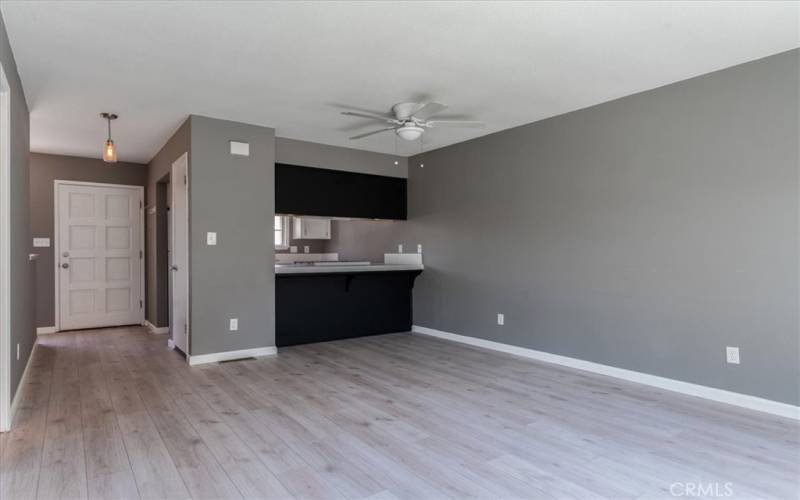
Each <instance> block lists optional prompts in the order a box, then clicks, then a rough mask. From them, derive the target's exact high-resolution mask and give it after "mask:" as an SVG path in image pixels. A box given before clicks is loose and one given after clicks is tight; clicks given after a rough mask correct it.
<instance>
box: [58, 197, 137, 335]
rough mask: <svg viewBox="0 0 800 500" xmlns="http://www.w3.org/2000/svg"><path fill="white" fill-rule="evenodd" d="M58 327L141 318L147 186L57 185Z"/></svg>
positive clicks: (121, 322)
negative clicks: (144, 193)
mask: <svg viewBox="0 0 800 500" xmlns="http://www.w3.org/2000/svg"><path fill="white" fill-rule="evenodd" d="M57 197H58V214H57V217H58V220H57V239H58V252H59V254H58V255H56V266H57V269H56V272H57V273H58V277H59V286H58V299H57V300H58V306H59V307H58V311H59V328H60V329H61V330H71V329H77V328H98V327H104V326H118V325H131V324H141V323H142V321H143V319H144V312H143V309H142V307H143V304H142V282H141V281H142V274H141V271H142V265H143V259H142V257H143V254H142V241H141V229H142V227H141V224H142V221H141V202H142V190H141V189H140V188H137V187H118V186H105V185H79V184H69V183H63V184H58V185H57Z"/></svg>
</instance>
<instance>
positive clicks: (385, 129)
mask: <svg viewBox="0 0 800 500" xmlns="http://www.w3.org/2000/svg"><path fill="white" fill-rule="evenodd" d="M387 130H394V127H386V128H382V129H379V130H373V131H372V132H367V133H366V134H359V135H354V136H353V137H351V138H350V139H362V138H364V137H369V136H371V135H375V134H380V133H381V132H386V131H387Z"/></svg>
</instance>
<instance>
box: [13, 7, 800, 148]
mask: <svg viewBox="0 0 800 500" xmlns="http://www.w3.org/2000/svg"><path fill="white" fill-rule="evenodd" d="M1 9H2V14H3V16H4V18H5V21H6V23H7V30H8V33H9V38H10V42H11V46H12V47H11V48H12V49H13V52H14V55H15V57H16V62H17V66H18V69H19V73H20V76H21V78H22V83H23V85H24V88H25V91H26V98H27V101H28V106H29V108H30V111H31V116H30V119H31V137H30V139H31V149H32V150H33V151H36V152H46V153H58V154H67V155H75V156H86V157H93V158H98V157H100V155H101V148H100V146H101V145H102V143H103V141H104V140H105V137H106V123H105V121H103V120H101V119H100V118H99V113H100V112H102V111H109V112H114V113H117V114H118V115H119V116H120V118H119V119H118V120H116V122H115V123H114V130H113V131H114V140H115V141H116V143H117V144H118V147H119V160H120V161H134V162H147V161H149V160H150V159H151V158H152V156H153V155H154V154H155V153H156V152H157V150H158V149H159V148H160V146H161V145H162V144H163V143H164V141H165V140H166V139H167V137H168V136H169V135H170V134H171V133H172V132H173V131H174V130H175V129H176V128H177V127H178V125H179V124H180V123H181V122H182V121H183V120H184V119H185V118H186V117H187V116H188V115H189V114H199V115H206V116H212V117H215V118H222V119H229V120H235V121H241V122H246V123H252V124H259V125H264V126H270V127H274V128H276V131H277V135H278V136H280V137H288V138H293V139H301V140H308V141H315V142H320V143H324V144H331V145H337V146H346V147H352V148H357V149H364V150H369V151H377V152H384V153H393V154H401V155H406V156H407V155H412V154H416V153H418V152H420V150H421V149H424V150H430V149H435V148H438V147H442V146H445V145H448V144H452V143H456V142H460V141H464V140H467V139H471V138H474V137H477V136H481V135H486V134H489V133H492V132H496V131H499V130H503V129H506V128H510V127H514V126H517V125H522V124H525V123H529V122H533V121H536V120H540V119H543V118H546V117H550V116H554V115H558V114H562V113H565V112H569V111H572V110H576V109H580V108H584V107H587V106H591V105H594V104H598V103H601V102H605V101H608V100H612V99H615V98H618V97H622V96H625V95H629V94H633V93H637V92H641V91H644V90H648V89H652V88H655V87H658V86H662V85H665V84H668V83H671V82H675V81H679V80H683V79H686V78H690V77H693V76H697V75H700V74H703V73H707V72H710V71H714V70H717V69H722V68H725V67H729V66H733V65H736V64H739V63H743V62H746V61H750V60H753V59H758V58H761V57H765V56H768V55H771V54H775V53H778V52H782V51H785V50H789V49H792V48H795V47H798V45H800V42H799V41H798V28H797V26H798V23H797V19H798V14H799V13H798V3H797V2H531V3H523V2H491V3H489V2H486V3H461V2H375V3H362V2H344V3H339V2H16V1H4V2H3V3H2V7H1ZM427 99H432V100H436V101H439V102H443V103H446V104H448V105H449V106H450V108H449V109H448V110H447V112H445V113H444V114H443V115H441V116H437V119H447V118H454V119H473V120H480V121H483V122H486V126H485V127H484V128H482V129H437V130H432V131H429V132H426V134H425V135H424V142H423V143H422V144H420V143H419V141H417V142H406V141H403V140H401V139H398V138H396V137H395V135H394V134H391V133H384V134H378V135H375V136H371V137H368V138H365V139H363V140H359V141H351V140H349V139H348V137H350V136H353V135H356V134H358V133H360V132H368V131H369V130H370V129H371V128H377V127H375V125H374V123H373V122H370V121H369V120H360V119H356V118H353V117H346V116H342V115H340V112H341V111H344V110H347V109H350V110H363V111H369V112H387V111H389V109H390V107H391V106H392V104H395V103H397V102H402V101H424V100H427Z"/></svg>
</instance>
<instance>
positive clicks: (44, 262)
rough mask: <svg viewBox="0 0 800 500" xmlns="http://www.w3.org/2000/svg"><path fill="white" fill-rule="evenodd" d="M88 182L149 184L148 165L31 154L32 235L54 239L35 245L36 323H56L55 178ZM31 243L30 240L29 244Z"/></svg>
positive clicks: (42, 324) (49, 324) (38, 324)
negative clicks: (54, 252) (48, 243)
mask: <svg viewBox="0 0 800 500" xmlns="http://www.w3.org/2000/svg"><path fill="white" fill-rule="evenodd" d="M55 180H68V181H87V182H104V183H108V184H128V185H133V186H146V185H147V166H146V165H141V164H138V163H126V162H118V163H115V164H114V165H109V164H108V163H104V162H103V160H99V159H95V158H79V157H76V156H60V155H50V154H42V153H31V155H30V214H31V233H32V234H31V237H32V238H50V245H51V246H50V247H49V248H34V249H32V250H31V252H33V253H38V254H39V260H38V261H37V263H36V326H42V327H44V326H53V325H55V290H54V286H55V263H54V261H53V246H52V245H53V243H54V240H53V238H54V237H55V235H54V226H55V224H54V220H53V219H54V215H53V181H55ZM28 244H29V245H30V244H31V243H30V242H29V243H28Z"/></svg>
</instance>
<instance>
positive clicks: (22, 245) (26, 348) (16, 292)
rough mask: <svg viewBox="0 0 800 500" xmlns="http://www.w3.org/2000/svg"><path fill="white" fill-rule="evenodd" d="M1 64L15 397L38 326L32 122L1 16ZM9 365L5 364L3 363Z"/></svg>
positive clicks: (12, 393) (12, 384) (13, 386)
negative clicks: (7, 138) (6, 105)
mask: <svg viewBox="0 0 800 500" xmlns="http://www.w3.org/2000/svg"><path fill="white" fill-rule="evenodd" d="M0 63H2V65H3V70H4V71H5V74H6V78H7V79H8V84H9V86H10V87H11V88H10V104H11V143H10V146H11V151H10V156H11V183H10V186H9V187H10V190H9V191H10V193H11V200H10V205H11V207H10V208H11V224H10V227H9V230H10V233H11V234H10V236H11V245H10V259H11V275H10V278H11V351H12V353H14V352H15V351H16V346H17V345H19V350H20V356H19V360H17V358H16V356H14V355H12V356H11V397H12V398H13V397H14V395H15V394H16V392H17V387H18V386H19V383H20V379H21V378H22V372H23V371H24V370H25V365H26V364H27V362H28V358H29V357H30V354H31V351H32V350H33V344H34V342H35V340H36V329H35V327H34V326H33V325H34V297H35V284H34V279H35V278H34V276H35V272H36V264H35V263H33V262H29V261H28V254H29V253H31V250H30V247H31V239H30V236H31V233H30V211H29V210H30V208H29V207H30V205H29V203H28V196H29V192H30V191H29V189H28V185H29V179H28V154H29V153H28V152H29V151H30V120H29V113H28V104H27V102H26V100H25V93H24V91H23V90H22V82H21V81H20V79H19V75H18V73H17V64H16V62H15V61H14V54H12V53H11V46H10V45H9V43H8V35H7V33H6V27H5V23H4V22H3V18H2V16H0ZM0 362H2V363H5V360H0Z"/></svg>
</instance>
